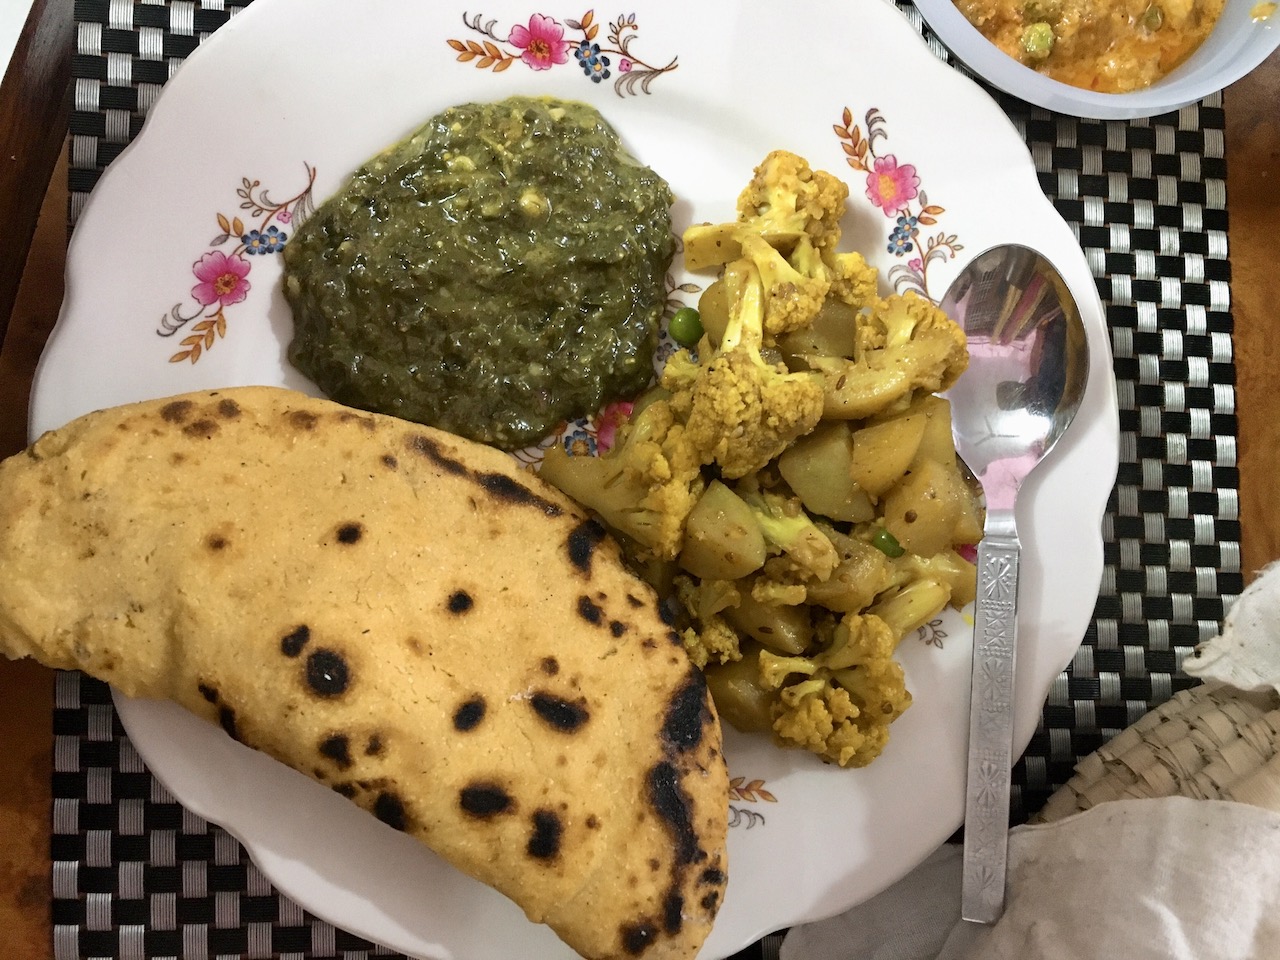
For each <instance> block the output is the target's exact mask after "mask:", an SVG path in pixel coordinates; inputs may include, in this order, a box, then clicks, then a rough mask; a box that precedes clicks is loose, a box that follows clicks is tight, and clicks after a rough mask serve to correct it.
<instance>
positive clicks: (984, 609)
mask: <svg viewBox="0 0 1280 960" xmlns="http://www.w3.org/2000/svg"><path fill="white" fill-rule="evenodd" d="M991 519H1000V520H1004V522H1003V523H1001V524H1000V527H1001V528H1002V529H1001V530H1000V532H993V531H991V530H990V528H991V526H992V524H991V523H990V522H989V523H988V525H987V526H988V533H987V534H986V535H985V536H984V537H983V540H982V543H981V544H980V545H979V547H978V592H977V600H976V602H975V604H974V625H973V643H974V647H973V679H972V688H971V690H972V692H971V697H972V700H971V703H970V708H969V778H968V789H967V793H966V800H965V818H964V874H963V880H962V883H961V905H960V906H961V916H963V917H964V919H966V920H972V921H974V922H976V923H995V922H996V921H997V920H998V919H1000V914H1001V913H1002V912H1003V910H1004V879H1005V865H1006V858H1007V854H1008V842H1009V781H1010V774H1011V768H1012V765H1013V757H1012V753H1013V668H1014V656H1015V653H1016V648H1017V638H1018V626H1017V615H1018V558H1019V554H1020V553H1021V549H1022V548H1021V545H1020V544H1019V543H1018V534H1017V530H1016V529H1015V527H1014V524H1013V516H1012V513H1010V514H1009V515H1008V516H1007V519H1006V518H994V517H993V518H991Z"/></svg>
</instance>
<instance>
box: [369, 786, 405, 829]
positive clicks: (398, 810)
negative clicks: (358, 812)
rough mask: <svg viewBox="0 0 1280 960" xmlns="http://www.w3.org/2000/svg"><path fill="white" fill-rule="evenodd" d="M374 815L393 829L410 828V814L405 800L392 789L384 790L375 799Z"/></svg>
mask: <svg viewBox="0 0 1280 960" xmlns="http://www.w3.org/2000/svg"><path fill="white" fill-rule="evenodd" d="M373 815H374V816H375V817H377V818H378V819H379V820H381V821H382V822H383V823H385V824H386V825H387V826H389V827H392V828H393V829H396V830H400V831H401V832H403V831H404V830H406V829H408V826H409V815H408V812H407V811H406V810H405V808H404V801H403V800H401V799H400V797H399V795H398V794H395V793H392V792H391V791H390V790H384V791H383V792H382V793H380V794H378V796H377V798H376V799H375V800H374V801H373Z"/></svg>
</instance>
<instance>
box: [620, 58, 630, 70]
mask: <svg viewBox="0 0 1280 960" xmlns="http://www.w3.org/2000/svg"><path fill="white" fill-rule="evenodd" d="M618 69H619V70H621V71H622V72H623V73H630V72H631V61H630V60H628V59H627V58H626V57H623V58H622V60H621V61H619V63H618Z"/></svg>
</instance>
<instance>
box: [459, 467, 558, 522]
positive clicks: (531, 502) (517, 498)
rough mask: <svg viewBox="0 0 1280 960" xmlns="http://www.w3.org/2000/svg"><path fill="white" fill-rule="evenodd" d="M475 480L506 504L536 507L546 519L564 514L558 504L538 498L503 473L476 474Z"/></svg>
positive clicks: (544, 498)
mask: <svg viewBox="0 0 1280 960" xmlns="http://www.w3.org/2000/svg"><path fill="white" fill-rule="evenodd" d="M475 480H476V483H478V484H479V485H480V486H481V488H482V489H483V490H484V491H485V492H486V493H488V494H489V495H490V496H491V497H494V498H495V499H497V500H505V501H506V502H507V503H515V504H520V505H521V506H529V507H536V508H537V509H538V510H540V511H541V512H542V513H544V514H545V515H546V516H548V517H558V516H560V514H561V513H563V512H564V511H563V510H561V509H560V506H559V505H558V504H555V503H552V502H551V501H550V500H548V499H547V498H546V497H541V496H539V495H538V494H536V493H534V492H533V491H532V490H530V489H529V488H528V487H526V486H525V485H524V484H522V483H520V482H518V481H516V480H513V479H512V478H511V477H508V476H507V475H506V474H505V473H477V474H475Z"/></svg>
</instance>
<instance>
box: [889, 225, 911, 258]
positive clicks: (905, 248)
mask: <svg viewBox="0 0 1280 960" xmlns="http://www.w3.org/2000/svg"><path fill="white" fill-rule="evenodd" d="M914 236H915V233H914V232H913V231H911V230H909V229H906V228H904V227H895V228H894V231H893V233H891V234H889V252H890V253H892V254H893V255H894V256H897V257H900V256H902V255H903V254H906V253H910V252H911V251H912V250H914V249H915V244H913V243H912V242H911V240H912V237H914Z"/></svg>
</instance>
